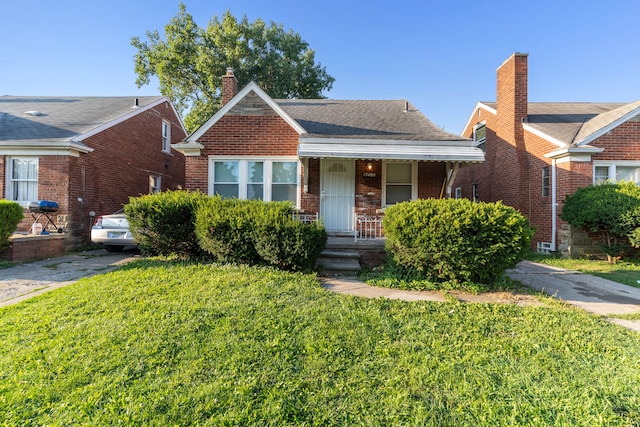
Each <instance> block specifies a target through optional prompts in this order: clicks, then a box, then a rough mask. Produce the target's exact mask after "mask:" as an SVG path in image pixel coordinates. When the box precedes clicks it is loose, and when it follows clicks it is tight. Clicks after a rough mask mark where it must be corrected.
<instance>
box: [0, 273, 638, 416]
mask: <svg viewBox="0 0 640 427" xmlns="http://www.w3.org/2000/svg"><path fill="white" fill-rule="evenodd" d="M0 342H2V343H3V349H5V351H3V352H2V353H1V354H0V419H2V420H4V423H5V424H7V425H215V426H218V425H264V426H269V425H273V426H287V425H291V426H293V425H296V426H298V425H302V426H316V425H317V426H331V425H335V426H343V425H438V426H440V425H491V426H501V425H503V426H507V425H508V426H512V425H583V426H594V425H634V424H638V423H639V422H640V396H638V393H637V390H638V389H639V387H640V342H639V340H638V339H637V335H636V334H634V333H632V332H630V331H628V330H626V329H623V328H620V327H617V326H614V325H611V324H609V323H607V322H605V321H603V320H601V319H600V318H598V317H595V316H590V315H587V314H585V313H583V312H581V311H578V310H576V309H572V308H566V307H563V306H560V305H557V306H553V307H544V308H543V307H518V306H515V305H497V304H494V305H491V304H461V303H456V302H448V303H436V302H428V301H421V302H403V301H396V300H387V299H365V298H357V297H352V296H346V295H338V294H333V293H331V292H329V291H326V290H324V289H322V288H321V287H320V286H319V285H318V283H317V280H316V278H315V276H313V275H304V274H293V273H283V272H278V271H275V270H272V269H266V268H248V267H240V266H217V265H213V264H197V263H181V262H165V261H160V260H140V261H135V262H132V263H130V264H128V265H127V266H124V267H122V268H121V269H120V270H118V271H115V272H111V273H108V274H104V275H99V276H94V277H92V278H87V279H83V280H81V281H79V282H78V283H76V284H74V285H71V286H68V287H65V288H61V289H58V290H56V291H53V292H49V293H46V294H43V295H40V296H38V297H35V298H32V299H30V300H27V301H25V302H22V303H20V304H16V305H13V306H10V307H5V308H2V309H0Z"/></svg>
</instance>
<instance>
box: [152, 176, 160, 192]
mask: <svg viewBox="0 0 640 427" xmlns="http://www.w3.org/2000/svg"><path fill="white" fill-rule="evenodd" d="M156 179H157V185H156V186H154V185H153V184H154V181H155V180H156ZM154 187H155V188H157V189H158V191H153V189H154ZM161 191H162V177H161V176H160V175H149V194H156V193H160V192H161Z"/></svg>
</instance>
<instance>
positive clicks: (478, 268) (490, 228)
mask: <svg viewBox="0 0 640 427" xmlns="http://www.w3.org/2000/svg"><path fill="white" fill-rule="evenodd" d="M383 227H384V230H385V236H386V243H385V247H386V250H387V253H388V254H389V259H390V260H391V262H393V263H395V264H396V265H397V266H398V267H400V268H401V269H403V270H404V271H405V272H406V273H409V274H411V275H412V276H414V277H416V276H417V277H422V278H425V279H427V280H430V281H432V282H435V283H440V284H441V285H442V287H446V288H449V289H451V288H455V287H467V286H468V285H472V284H476V283H479V284H484V285H487V286H489V287H492V286H493V283H494V281H495V280H496V279H498V278H499V277H500V276H501V275H502V274H503V273H504V271H505V270H506V269H507V268H511V267H513V266H515V265H516V263H517V262H518V261H519V260H520V259H521V258H522V255H523V254H524V251H525V250H526V249H527V248H528V246H529V242H530V240H531V237H532V235H533V230H532V229H531V228H530V227H529V224H528V221H527V219H526V218H525V217H524V216H523V215H522V214H520V213H519V212H517V211H516V210H515V209H513V208H511V207H509V206H505V205H503V204H502V203H500V202H498V203H473V202H471V201H469V200H466V199H446V200H437V199H424V200H416V201H411V202H404V203H399V204H397V205H394V206H392V207H390V208H388V209H387V211H386V212H385V216H384V219H383Z"/></svg>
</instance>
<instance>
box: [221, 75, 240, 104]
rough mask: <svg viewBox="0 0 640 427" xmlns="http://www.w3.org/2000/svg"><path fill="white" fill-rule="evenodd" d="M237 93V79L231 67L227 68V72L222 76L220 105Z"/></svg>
mask: <svg viewBox="0 0 640 427" xmlns="http://www.w3.org/2000/svg"><path fill="white" fill-rule="evenodd" d="M236 93H238V79H236V76H235V75H234V74H233V68H227V74H225V75H224V76H222V105H224V104H226V103H227V102H229V101H230V100H231V98H233V97H234V96H236Z"/></svg>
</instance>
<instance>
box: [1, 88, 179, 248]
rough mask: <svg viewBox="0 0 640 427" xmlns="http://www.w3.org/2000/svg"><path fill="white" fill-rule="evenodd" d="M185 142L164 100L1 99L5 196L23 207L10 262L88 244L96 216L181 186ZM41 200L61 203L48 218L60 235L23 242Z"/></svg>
mask: <svg viewBox="0 0 640 427" xmlns="http://www.w3.org/2000/svg"><path fill="white" fill-rule="evenodd" d="M185 136H186V132H185V130H184V127H183V125H182V121H181V119H180V117H179V116H178V114H177V113H176V111H175V109H174V107H173V105H172V104H171V102H170V101H169V100H168V98H166V97H159V96H152V97H138V98H134V97H16V96H1V97H0V176H1V177H2V179H0V197H2V198H4V199H8V200H14V201H16V202H18V203H20V204H21V205H22V206H24V208H25V219H24V220H23V221H22V223H21V224H20V225H19V228H18V232H19V233H21V234H23V235H25V236H24V237H25V238H24V239H22V240H23V241H22V243H20V244H18V242H19V241H20V239H21V238H20V237H19V236H16V238H15V239H14V240H13V242H14V245H13V249H14V253H13V254H9V255H8V257H9V258H13V259H21V258H33V257H42V256H50V255H53V254H55V253H59V252H63V251H65V250H68V249H71V248H74V247H77V246H79V245H82V244H84V243H87V242H88V241H89V238H90V228H91V225H92V222H93V219H94V216H98V215H103V214H110V213H113V212H114V211H116V210H118V209H120V208H122V206H123V205H124V204H126V203H127V202H128V200H129V196H138V195H140V194H147V193H150V192H155V191H159V190H161V189H162V190H164V189H174V188H179V187H181V186H183V185H184V157H183V155H182V154H181V153H179V152H177V151H175V150H172V149H171V144H172V143H175V142H179V141H182V140H183V139H184V138H185ZM36 200H49V201H53V202H56V203H57V204H58V210H57V211H56V212H53V213H52V214H51V215H50V216H51V219H52V222H53V224H54V225H55V226H56V228H57V229H59V230H61V231H63V232H62V233H59V234H58V233H56V232H55V231H56V230H55V229H54V228H51V231H54V232H53V233H51V234H50V235H49V236H48V237H47V236H40V237H41V238H40V237H39V238H38V239H35V238H29V239H26V237H32V236H30V234H32V233H30V232H31V231H32V226H33V224H34V221H35V218H34V217H37V216H36V215H33V213H31V212H30V211H29V210H28V205H29V203H30V202H33V201H36ZM42 219H43V220H44V218H42ZM43 222H45V224H42V225H46V221H43ZM24 241H27V242H30V243H25V242H24ZM18 246H20V248H22V249H19V248H18ZM27 247H30V248H31V249H25V248H27ZM17 252H21V254H18V253H17ZM6 256H7V255H6ZM6 256H5V257H6Z"/></svg>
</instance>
